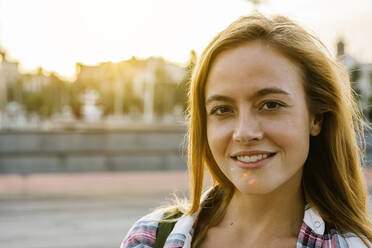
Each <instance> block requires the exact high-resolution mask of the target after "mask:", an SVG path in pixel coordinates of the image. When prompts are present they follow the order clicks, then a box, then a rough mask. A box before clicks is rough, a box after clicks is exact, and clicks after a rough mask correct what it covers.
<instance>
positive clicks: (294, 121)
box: [264, 114, 310, 156]
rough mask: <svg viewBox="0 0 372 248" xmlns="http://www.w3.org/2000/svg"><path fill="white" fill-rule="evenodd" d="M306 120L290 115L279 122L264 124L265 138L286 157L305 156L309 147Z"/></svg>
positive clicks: (305, 118)
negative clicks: (290, 155)
mask: <svg viewBox="0 0 372 248" xmlns="http://www.w3.org/2000/svg"><path fill="white" fill-rule="evenodd" d="M307 120H308V118H307V117H306V116H304V115H303V114H301V115H291V116H288V118H284V119H282V120H280V121H271V122H265V127H264V128H265V130H266V131H265V133H266V134H267V137H268V138H269V139H270V140H271V141H272V142H274V143H275V144H276V145H277V146H278V147H280V148H281V149H283V150H284V151H285V153H286V155H289V154H292V155H296V154H298V155H299V156H304V155H307V151H308V146H309V135H310V134H309V127H308V121H307Z"/></svg>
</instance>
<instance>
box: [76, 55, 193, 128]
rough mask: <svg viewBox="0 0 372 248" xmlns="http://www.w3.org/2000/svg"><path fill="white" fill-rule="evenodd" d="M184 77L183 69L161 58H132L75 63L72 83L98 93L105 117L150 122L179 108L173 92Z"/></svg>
mask: <svg viewBox="0 0 372 248" xmlns="http://www.w3.org/2000/svg"><path fill="white" fill-rule="evenodd" d="M186 74H187V73H186V68H185V67H183V66H180V65H177V64H174V63H170V62H168V61H166V60H164V59H163V58H158V57H150V58H146V59H137V58H135V57H132V58H131V59H129V60H125V61H121V62H119V63H111V62H105V63H101V64H99V65H94V66H89V65H83V64H81V63H77V64H76V75H77V79H76V82H75V83H77V84H81V85H84V87H89V88H94V89H96V90H97V91H98V92H100V94H101V97H102V101H103V103H104V105H105V108H106V111H105V112H106V114H112V115H114V116H117V117H120V116H123V115H132V116H140V118H141V119H142V120H143V121H148V122H152V121H154V120H155V118H157V116H161V117H163V116H164V115H166V114H172V113H174V112H175V111H176V109H177V107H178V108H179V107H180V106H179V105H181V104H180V102H177V101H176V98H177V94H176V91H177V87H178V85H179V84H181V83H182V82H184V80H185V79H186ZM185 95H186V92H185ZM110 101H111V102H110ZM110 106H111V107H110ZM107 112H108V113H107Z"/></svg>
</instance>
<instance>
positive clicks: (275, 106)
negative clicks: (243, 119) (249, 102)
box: [262, 101, 284, 111]
mask: <svg viewBox="0 0 372 248" xmlns="http://www.w3.org/2000/svg"><path fill="white" fill-rule="evenodd" d="M283 106H284V105H283V104H282V103H279V102H273V101H269V102H265V103H264V104H263V105H262V109H264V110H269V111H273V110H276V109H278V108H280V107H283Z"/></svg>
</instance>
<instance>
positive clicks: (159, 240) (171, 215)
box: [154, 210, 182, 248]
mask: <svg viewBox="0 0 372 248" xmlns="http://www.w3.org/2000/svg"><path fill="white" fill-rule="evenodd" d="M181 216H182V212H181V211H179V210H176V211H171V212H165V213H164V215H163V218H162V220H161V221H160V222H159V226H158V230H157V231H156V240H155V244H154V248H163V246H164V244H165V241H166V240H167V238H168V236H169V234H170V233H171V232H172V230H173V227H174V225H175V224H176V222H177V221H163V220H171V219H176V218H179V217H181Z"/></svg>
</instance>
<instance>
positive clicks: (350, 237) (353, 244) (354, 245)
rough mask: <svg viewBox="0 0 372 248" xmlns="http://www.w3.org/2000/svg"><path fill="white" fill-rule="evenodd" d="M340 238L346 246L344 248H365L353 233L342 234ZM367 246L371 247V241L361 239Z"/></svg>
mask: <svg viewBox="0 0 372 248" xmlns="http://www.w3.org/2000/svg"><path fill="white" fill-rule="evenodd" d="M340 236H341V239H342V240H343V241H344V242H345V243H346V244H347V246H345V247H349V248H367V247H368V246H366V244H365V243H364V242H363V241H362V239H361V238H359V237H358V236H357V235H356V234H355V233H352V232H348V233H344V234H342V235H340ZM363 239H364V240H365V241H366V242H367V244H368V245H370V246H372V243H371V241H369V240H368V239H366V238H363Z"/></svg>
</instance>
